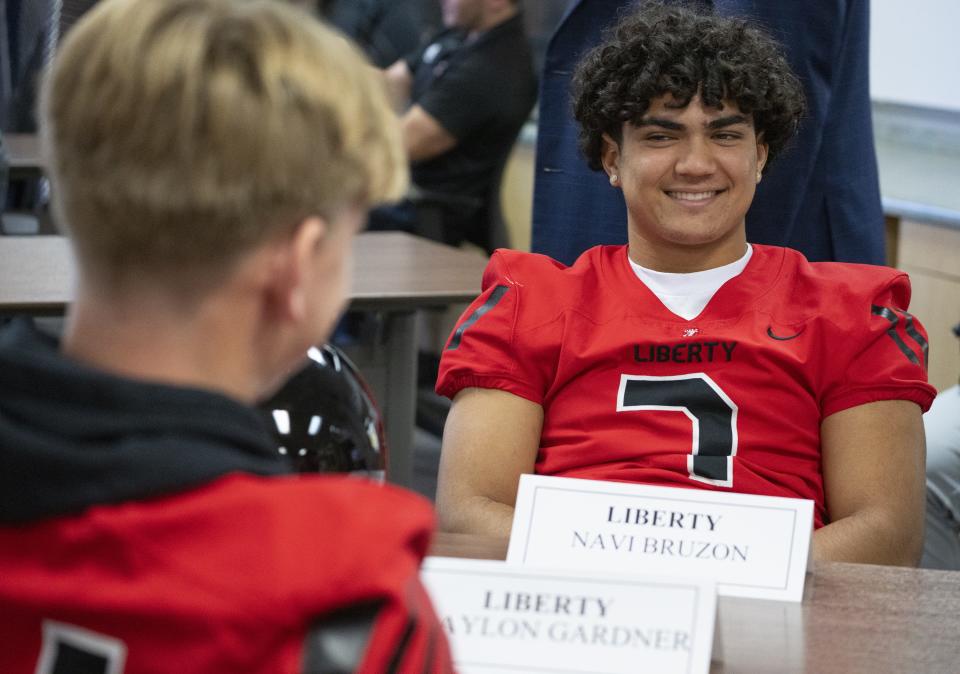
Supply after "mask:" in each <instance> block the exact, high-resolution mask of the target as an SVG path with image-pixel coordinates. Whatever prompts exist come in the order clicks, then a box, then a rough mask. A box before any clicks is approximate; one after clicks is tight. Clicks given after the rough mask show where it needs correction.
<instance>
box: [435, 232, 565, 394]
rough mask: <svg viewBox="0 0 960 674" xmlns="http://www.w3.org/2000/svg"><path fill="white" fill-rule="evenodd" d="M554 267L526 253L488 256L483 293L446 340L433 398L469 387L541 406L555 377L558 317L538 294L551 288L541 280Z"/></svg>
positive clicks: (559, 319)
mask: <svg viewBox="0 0 960 674" xmlns="http://www.w3.org/2000/svg"><path fill="white" fill-rule="evenodd" d="M558 264H559V263H556V262H553V261H552V260H548V258H544V257H543V256H535V255H530V254H528V253H517V252H515V251H497V252H496V253H494V254H493V257H491V259H490V263H489V264H488V265H487V268H486V270H485V271H484V274H483V292H482V293H481V294H480V296H479V297H478V298H477V299H475V300H474V301H473V303H472V304H471V305H470V306H469V307H467V310H466V311H465V312H464V313H463V315H462V316H461V317H460V320H458V321H457V324H456V326H455V327H454V329H453V332H452V333H451V335H450V338H449V339H448V340H447V344H446V346H445V348H444V351H443V354H442V356H441V359H440V374H439V378H438V380H437V387H436V390H437V393H438V394H440V395H443V396H446V397H448V398H453V397H454V396H455V395H456V394H457V393H458V392H459V391H460V390H461V389H464V388H468V387H478V388H495V389H501V390H503V391H507V392H509V393H513V394H514V395H518V396H520V397H522V398H526V399H527V400H531V401H533V402H535V403H538V404H542V403H543V400H544V397H545V395H546V392H547V389H548V388H549V385H550V381H551V380H552V377H553V374H554V372H555V371H556V354H557V350H558V345H559V343H560V338H559V335H561V334H562V327H561V326H560V323H561V321H562V311H560V310H558V309H557V303H556V301H554V302H550V301H549V298H545V297H540V296H538V294H537V293H538V289H539V288H543V287H550V285H551V284H550V283H548V282H546V281H545V280H544V279H543V274H550V273H551V272H553V271H555V270H556V269H558V268H559V267H557V266H556V265H558ZM541 267H542V269H541ZM528 279H535V280H536V285H531V284H529V283H528V282H527V280H528Z"/></svg>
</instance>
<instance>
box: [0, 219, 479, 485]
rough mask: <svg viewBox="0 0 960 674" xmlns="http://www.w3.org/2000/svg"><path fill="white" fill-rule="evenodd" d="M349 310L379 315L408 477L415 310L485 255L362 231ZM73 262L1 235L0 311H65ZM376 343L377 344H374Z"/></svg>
mask: <svg viewBox="0 0 960 674" xmlns="http://www.w3.org/2000/svg"><path fill="white" fill-rule="evenodd" d="M354 260H355V262H354V270H353V284H352V290H351V293H350V308H351V309H358V310H364V311H373V312H380V313H382V314H383V315H384V317H385V320H384V330H383V335H382V347H383V348H384V350H385V352H386V364H385V365H386V373H385V377H386V386H385V389H386V390H385V396H384V399H383V400H382V401H381V405H382V408H383V413H384V422H385V425H386V430H387V441H388V443H389V450H390V467H389V474H388V477H389V479H390V481H392V482H395V483H398V484H402V485H406V486H410V484H411V482H412V457H411V454H412V443H413V426H414V419H415V414H416V409H415V405H416V397H417V396H416V385H417V347H418V339H417V321H416V313H417V311H418V310H420V309H426V308H434V307H436V308H444V307H446V306H449V305H450V304H453V303H457V302H468V301H470V300H472V299H473V298H474V297H476V296H477V295H478V294H479V293H480V278H481V276H482V274H483V269H484V267H485V266H486V258H485V257H484V256H483V255H480V254H478V253H470V252H467V251H463V250H460V249H457V248H451V247H449V246H444V245H441V244H438V243H434V242H432V241H427V240H425V239H420V238H417V237H414V236H411V235H409V234H403V233H401V232H366V233H364V234H361V235H360V236H358V237H357V238H356V239H355V243H354ZM72 284H73V264H72V261H71V258H70V252H69V248H68V244H67V240H66V239H64V238H62V237H58V236H23V237H15V236H0V315H4V314H6V315H11V314H30V315H38V316H43V315H46V316H50V315H53V316H56V315H61V314H63V312H64V310H65V308H66V305H67V303H68V302H69V301H70V299H71V297H72ZM377 346H381V344H378V345H377Z"/></svg>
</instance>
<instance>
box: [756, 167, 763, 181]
mask: <svg viewBox="0 0 960 674" xmlns="http://www.w3.org/2000/svg"><path fill="white" fill-rule="evenodd" d="M761 180H763V170H762V169H757V182H760V181H761Z"/></svg>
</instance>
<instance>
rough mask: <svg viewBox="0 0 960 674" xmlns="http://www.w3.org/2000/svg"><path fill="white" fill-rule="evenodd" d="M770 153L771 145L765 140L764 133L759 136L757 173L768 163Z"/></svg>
mask: <svg viewBox="0 0 960 674" xmlns="http://www.w3.org/2000/svg"><path fill="white" fill-rule="evenodd" d="M769 155H770V146H769V145H767V144H766V143H765V142H764V140H763V134H761V135H759V136H757V173H758V174H759V173H762V172H763V167H764V166H766V165H767V157H768V156H769Z"/></svg>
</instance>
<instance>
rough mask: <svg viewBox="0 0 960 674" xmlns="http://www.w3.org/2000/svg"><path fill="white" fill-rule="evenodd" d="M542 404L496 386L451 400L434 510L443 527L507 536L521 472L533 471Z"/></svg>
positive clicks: (538, 438)
mask: <svg viewBox="0 0 960 674" xmlns="http://www.w3.org/2000/svg"><path fill="white" fill-rule="evenodd" d="M542 427H543V408H542V407H540V405H538V404H536V403H533V402H530V401H529V400H527V399H525V398H521V397H519V396H516V395H513V394H512V393H507V392H506V391H500V390H495V389H480V388H468V389H464V390H462V391H460V393H458V394H457V396H456V398H454V401H453V406H452V407H451V408H450V414H449V416H448V417H447V423H446V426H445V427H444V431H443V452H442V454H441V456H440V475H439V479H438V483H437V513H438V515H439V517H440V528H441V529H442V530H443V531H455V532H463V533H473V534H486V535H493V536H499V537H504V538H506V537H508V536H509V535H510V527H511V526H512V524H513V506H514V504H515V503H516V500H517V485H518V483H519V481H520V474H521V473H532V472H533V469H534V464H535V463H536V460H537V451H538V449H539V447H540V431H541V429H542Z"/></svg>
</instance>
